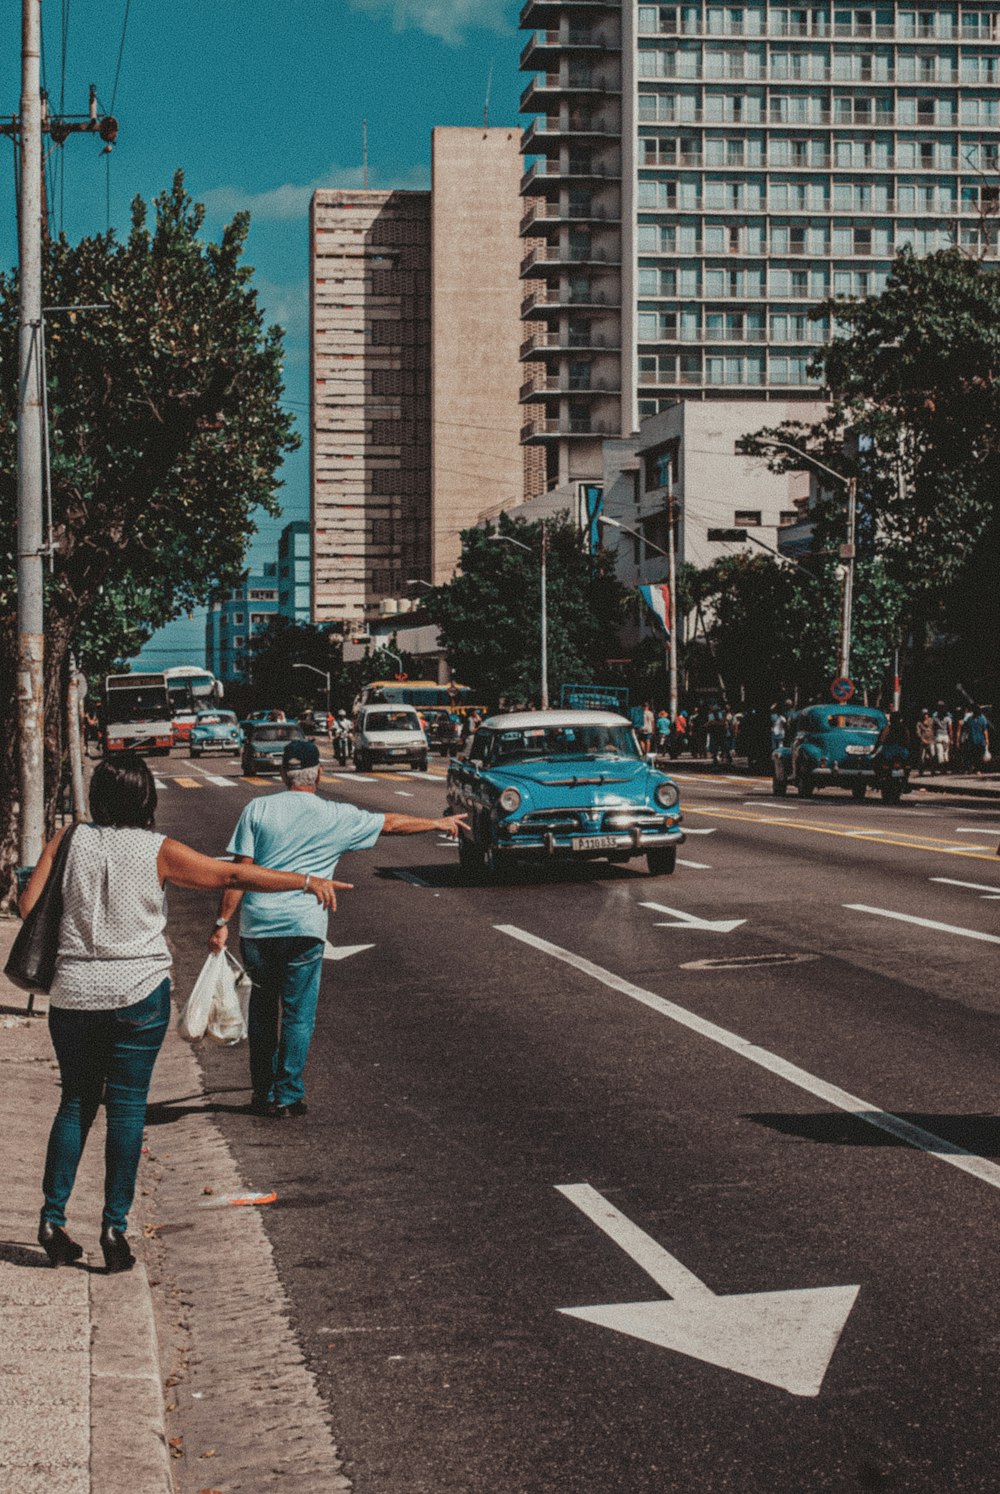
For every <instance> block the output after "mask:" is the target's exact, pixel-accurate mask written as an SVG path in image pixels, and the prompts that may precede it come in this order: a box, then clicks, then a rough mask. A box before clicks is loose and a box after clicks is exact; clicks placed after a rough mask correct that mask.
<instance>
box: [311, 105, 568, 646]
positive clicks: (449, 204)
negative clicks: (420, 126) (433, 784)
mask: <svg viewBox="0 0 1000 1494" xmlns="http://www.w3.org/2000/svg"><path fill="white" fill-rule="evenodd" d="M519 145H520V137H519V132H517V131H515V130H512V129H436V130H434V131H433V133H432V137H431V148H432V185H431V190H430V191H429V192H408V191H393V192H376V191H336V190H323V191H319V192H317V193H315V195H314V197H313V202H312V212H311V222H310V237H311V264H310V271H311V273H310V313H311V330H312V368H311V372H312V379H311V419H310V431H311V514H312V527H313V541H314V542H313V578H312V579H313V618H314V621H316V622H328V621H340V622H343V623H345V624H346V625H347V626H348V629H349V630H354V631H361V630H362V625H363V624H364V623H365V622H366V621H367V620H371V619H372V618H373V617H376V616H378V615H379V613H380V612H381V611H383V610H385V604H386V603H387V601H388V600H389V599H392V598H398V597H401V596H405V595H407V594H408V593H407V583H408V582H411V581H414V580H417V581H427V582H441V581H447V580H448V578H449V577H450V576H451V574H452V571H453V570H454V568H455V565H456V563H457V560H458V556H459V553H460V538H459V536H460V533H461V530H462V529H464V528H467V527H468V526H469V525H471V524H474V523H475V522H476V517H477V515H478V513H479V511H480V510H481V509H482V508H483V507H484V506H485V505H488V504H489V503H491V502H492V503H503V502H512V501H517V500H518V498H520V497H522V496H524V495H525V494H526V493H530V492H533V491H537V489H538V488H539V487H541V486H543V485H544V477H543V474H542V473H541V472H540V470H539V469H538V466H537V462H536V461H533V460H529V461H527V462H526V459H525V454H524V452H523V449H522V447H521V444H520V424H521V421H520V414H519V393H520V384H521V379H522V374H521V368H520V364H519V347H520V341H521V325H520V300H521V287H520V286H519V284H518V265H519V262H520V258H521V254H522V252H523V251H522V245H521V242H520V240H519V227H518V225H519V218H520V201H519V195H518V192H519V181H520V154H519ZM535 485H537V486H535ZM409 594H412V592H411V593H409Z"/></svg>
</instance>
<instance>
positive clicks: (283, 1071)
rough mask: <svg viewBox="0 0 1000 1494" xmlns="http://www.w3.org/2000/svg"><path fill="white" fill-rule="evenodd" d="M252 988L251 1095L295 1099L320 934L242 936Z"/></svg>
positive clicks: (318, 967) (318, 969) (312, 1017)
mask: <svg viewBox="0 0 1000 1494" xmlns="http://www.w3.org/2000/svg"><path fill="white" fill-rule="evenodd" d="M240 947H241V949H242V951H243V963H244V964H245V965H246V967H247V974H248V975H249V976H250V979H251V980H252V981H253V990H252V992H251V993H250V1020H249V1023H248V1026H249V1029H250V1083H251V1084H252V1085H253V1095H254V1099H255V1100H273V1101H274V1102H275V1104H277V1105H293V1104H294V1103H295V1101H296V1100H301V1099H302V1098H303V1097H304V1095H305V1092H306V1091H305V1085H304V1084H303V1083H302V1071H303V1069H304V1068H305V1066H306V1059H307V1058H308V1057H309V1043H310V1041H311V1040H312V1035H313V1028H314V1027H315V1025H316V1003H317V1001H318V999H319V982H320V976H321V975H322V973H323V940H322V939H307V938H301V939H242V940H241V941H240ZM279 1020H280V1029H281V1030H280V1034H279Z"/></svg>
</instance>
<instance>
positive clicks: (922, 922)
mask: <svg viewBox="0 0 1000 1494" xmlns="http://www.w3.org/2000/svg"><path fill="white" fill-rule="evenodd" d="M844 907H845V908H850V909H851V910H852V912H854V913H872V914H874V916H875V917H876V918H895V919H896V920H897V921H898V922H899V923H915V924H917V925H919V927H920V928H922V929H933V930H934V932H935V933H937V934H959V935H961V937H962V938H963V939H981V940H982V942H983V943H984V944H1000V935H998V934H983V933H981V932H980V930H979V929H961V928H959V927H958V925H957V924H954V923H938V922H937V920H936V919H934V918H917V917H916V916H915V915H914V914H913V913H894V912H892V911H891V909H889V908H869V907H868V905H867V904H866V903H845V904H844Z"/></svg>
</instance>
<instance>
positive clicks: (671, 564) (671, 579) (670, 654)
mask: <svg viewBox="0 0 1000 1494" xmlns="http://www.w3.org/2000/svg"><path fill="white" fill-rule="evenodd" d="M667 588H668V590H669V592H670V615H669V617H668V620H667V621H668V626H669V628H670V637H669V638H668V639H667V673H668V679H669V691H670V725H671V728H673V726H674V724H675V723H676V721H677V707H678V699H677V545H676V541H675V538H674V468H673V462H671V464H670V474H669V476H668V478H667Z"/></svg>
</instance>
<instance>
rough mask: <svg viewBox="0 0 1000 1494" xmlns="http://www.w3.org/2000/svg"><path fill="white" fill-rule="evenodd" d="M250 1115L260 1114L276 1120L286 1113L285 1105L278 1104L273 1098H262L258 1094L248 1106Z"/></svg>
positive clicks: (264, 1117)
mask: <svg viewBox="0 0 1000 1494" xmlns="http://www.w3.org/2000/svg"><path fill="white" fill-rule="evenodd" d="M247 1114H248V1115H259V1116H262V1117H263V1119H264V1120H275V1119H279V1118H282V1117H283V1116H284V1115H285V1107H284V1105H276V1104H275V1103H274V1101H273V1100H262V1099H260V1098H259V1097H258V1096H257V1095H255V1096H254V1098H253V1099H252V1100H251V1101H250V1104H249V1105H248V1106H247Z"/></svg>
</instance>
